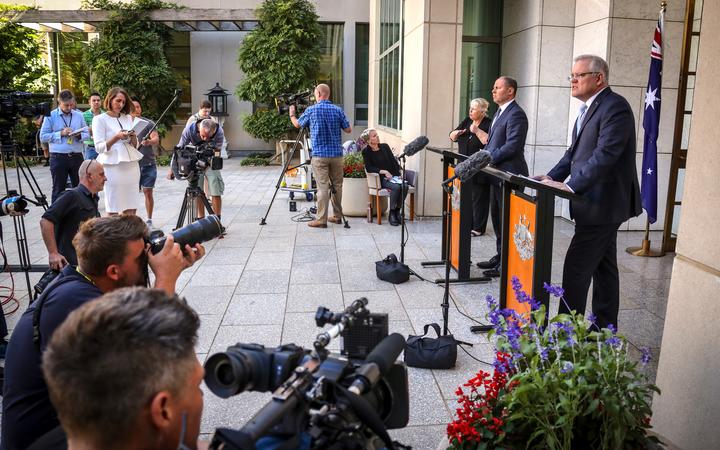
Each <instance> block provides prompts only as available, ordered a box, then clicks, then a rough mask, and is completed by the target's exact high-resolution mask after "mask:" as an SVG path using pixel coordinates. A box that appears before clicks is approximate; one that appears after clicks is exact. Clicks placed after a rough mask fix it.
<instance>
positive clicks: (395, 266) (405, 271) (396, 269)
mask: <svg viewBox="0 0 720 450" xmlns="http://www.w3.org/2000/svg"><path fill="white" fill-rule="evenodd" d="M375 273H376V274H377V277H378V278H380V279H381V280H383V281H389V282H390V283H393V284H400V283H404V282H406V281H407V280H409V279H410V268H409V267H408V266H407V265H406V264H403V263H401V262H400V261H398V259H397V256H395V253H390V254H389V255H387V256H386V257H385V259H383V260H382V261H375Z"/></svg>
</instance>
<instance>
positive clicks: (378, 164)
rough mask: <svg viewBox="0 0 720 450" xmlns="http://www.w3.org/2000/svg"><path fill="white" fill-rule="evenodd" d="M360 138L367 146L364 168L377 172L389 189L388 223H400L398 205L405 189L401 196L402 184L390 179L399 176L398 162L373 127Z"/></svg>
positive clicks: (364, 153) (402, 199) (383, 185)
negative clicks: (381, 141)
mask: <svg viewBox="0 0 720 450" xmlns="http://www.w3.org/2000/svg"><path fill="white" fill-rule="evenodd" d="M360 139H362V140H363V141H364V142H366V143H367V147H365V148H364V149H363V151H362V155H363V160H364V161H365V170H366V171H367V172H368V173H377V174H379V175H380V184H381V185H382V187H383V188H384V189H389V190H390V211H389V212H388V220H389V221H390V225H393V226H397V225H400V207H401V206H402V202H404V201H405V196H407V189H406V190H405V196H403V189H402V184H401V183H393V182H392V181H390V180H391V179H392V178H393V177H399V176H400V163H398V160H397V158H396V157H395V155H394V154H393V152H392V150H391V149H390V146H388V145H387V144H381V143H380V137H379V136H378V134H377V131H375V129H374V128H368V129H367V130H365V131H363V132H362V134H361V135H360Z"/></svg>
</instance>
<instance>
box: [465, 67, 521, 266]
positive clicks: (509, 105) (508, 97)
mask: <svg viewBox="0 0 720 450" xmlns="http://www.w3.org/2000/svg"><path fill="white" fill-rule="evenodd" d="M516 94H517V81H515V80H514V79H512V78H510V77H506V76H502V77H500V78H498V79H497V80H495V84H494V85H493V89H492V96H493V101H494V102H495V103H496V104H497V105H498V110H497V112H496V113H495V117H494V118H493V123H492V125H491V126H490V133H489V136H488V143H487V145H486V146H485V150H487V151H488V152H490V154H491V155H492V165H493V167H494V168H496V169H499V170H504V171H506V172H511V173H514V174H518V175H527V174H528V166H527V163H526V162H525V138H526V137H527V131H528V120H527V116H526V115H525V111H523V109H522V108H521V107H520V105H518V104H517V102H516V101H515V95H516ZM490 178H492V180H491V188H490V218H491V219H492V225H493V230H495V238H496V247H497V254H496V255H495V256H493V257H492V258H490V260H488V261H482V262H479V263H477V265H478V267H480V268H481V269H486V270H485V271H484V272H483V274H484V275H485V276H488V277H499V276H500V254H501V253H500V250H501V244H502V200H503V198H502V197H503V196H502V184H501V182H500V180H499V179H497V178H494V177H490Z"/></svg>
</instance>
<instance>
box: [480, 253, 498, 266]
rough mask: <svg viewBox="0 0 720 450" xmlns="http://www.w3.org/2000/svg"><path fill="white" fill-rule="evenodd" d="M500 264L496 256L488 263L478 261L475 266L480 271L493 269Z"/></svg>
mask: <svg viewBox="0 0 720 450" xmlns="http://www.w3.org/2000/svg"><path fill="white" fill-rule="evenodd" d="M499 264H500V257H499V256H498V255H495V256H493V257H492V258H490V260H488V261H480V262H479V263H477V266H478V267H479V268H481V269H495V268H496V267H497V266H498V265H499Z"/></svg>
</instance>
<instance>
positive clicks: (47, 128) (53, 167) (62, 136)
mask: <svg viewBox="0 0 720 450" xmlns="http://www.w3.org/2000/svg"><path fill="white" fill-rule="evenodd" d="M57 100H58V107H57V109H54V110H53V111H52V112H50V117H46V118H45V120H43V124H42V128H40V141H41V142H47V143H48V144H49V146H50V174H51V175H52V184H53V186H52V201H53V202H54V201H55V200H56V199H57V197H58V195H60V193H61V192H62V191H64V190H65V187H66V183H67V178H68V176H69V177H70V182H71V184H72V187H75V186H77V185H78V183H79V182H80V179H79V178H78V170H79V169H80V164H82V162H83V150H84V145H83V141H84V140H87V139H89V138H90V133H89V132H88V128H87V126H86V125H85V119H84V118H83V115H82V113H81V112H80V111H77V110H75V109H73V107H74V105H75V96H74V95H73V93H72V92H71V91H70V90H68V89H65V90H62V91H60V93H59V94H58V98H57Z"/></svg>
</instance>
